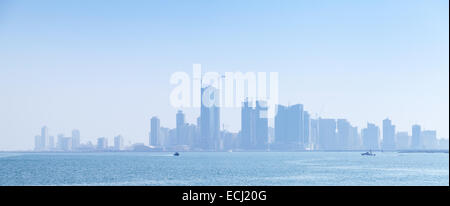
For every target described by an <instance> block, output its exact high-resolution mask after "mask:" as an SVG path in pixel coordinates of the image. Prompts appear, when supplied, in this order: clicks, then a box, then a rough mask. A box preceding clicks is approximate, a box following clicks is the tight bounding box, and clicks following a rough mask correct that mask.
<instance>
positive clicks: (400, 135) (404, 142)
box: [396, 132, 411, 150]
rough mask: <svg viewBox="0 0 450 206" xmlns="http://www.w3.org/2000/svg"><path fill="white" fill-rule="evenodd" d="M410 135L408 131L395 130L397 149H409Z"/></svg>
mask: <svg viewBox="0 0 450 206" xmlns="http://www.w3.org/2000/svg"><path fill="white" fill-rule="evenodd" d="M410 144H411V137H410V136H409V134H408V132H397V135H396V145H397V149H400V150H406V149H410Z"/></svg>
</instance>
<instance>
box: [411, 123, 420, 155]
mask: <svg viewBox="0 0 450 206" xmlns="http://www.w3.org/2000/svg"><path fill="white" fill-rule="evenodd" d="M421 133H422V132H421V128H420V125H417V124H416V125H413V126H412V135H411V149H422V140H421V137H420V134H421Z"/></svg>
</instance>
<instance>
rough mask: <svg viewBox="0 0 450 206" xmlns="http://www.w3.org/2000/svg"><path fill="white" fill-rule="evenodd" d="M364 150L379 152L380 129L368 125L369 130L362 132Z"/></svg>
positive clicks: (365, 129)
mask: <svg viewBox="0 0 450 206" xmlns="http://www.w3.org/2000/svg"><path fill="white" fill-rule="evenodd" d="M361 136H362V140H363V146H364V149H367V150H377V149H379V148H380V145H379V141H380V128H379V127H378V126H376V125H375V124H371V123H367V128H364V129H363V130H362V131H361Z"/></svg>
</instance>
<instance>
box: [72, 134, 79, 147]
mask: <svg viewBox="0 0 450 206" xmlns="http://www.w3.org/2000/svg"><path fill="white" fill-rule="evenodd" d="M79 147H80V130H77V129H74V130H72V149H73V150H76V149H78V148H79Z"/></svg>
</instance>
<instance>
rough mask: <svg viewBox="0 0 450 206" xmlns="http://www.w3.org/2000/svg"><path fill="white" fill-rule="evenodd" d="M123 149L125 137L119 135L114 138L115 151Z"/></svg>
mask: <svg viewBox="0 0 450 206" xmlns="http://www.w3.org/2000/svg"><path fill="white" fill-rule="evenodd" d="M122 148H123V137H122V135H117V136H115V137H114V150H117V151H119V150H121V149H122Z"/></svg>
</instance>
